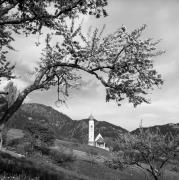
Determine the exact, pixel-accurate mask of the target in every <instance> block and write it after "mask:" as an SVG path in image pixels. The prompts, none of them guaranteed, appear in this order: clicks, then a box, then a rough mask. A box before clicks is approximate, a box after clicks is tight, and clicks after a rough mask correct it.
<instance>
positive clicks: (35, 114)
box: [7, 103, 128, 143]
mask: <svg viewBox="0 0 179 180" xmlns="http://www.w3.org/2000/svg"><path fill="white" fill-rule="evenodd" d="M88 121H89V119H88V118H86V119H82V120H72V119H71V118H70V117H68V116H67V115H65V114H63V113H61V112H59V111H57V110H55V109H53V108H52V107H50V106H46V105H42V104H36V103H28V104H23V105H22V106H21V108H20V109H19V110H18V111H17V112H16V113H15V114H14V115H13V116H12V118H11V119H10V120H9V122H8V124H7V126H8V127H9V128H17V129H25V128H26V125H27V124H28V123H29V122H31V123H39V124H43V125H46V126H48V127H49V128H50V129H53V131H54V132H55V135H56V137H57V138H59V139H66V140H73V141H78V142H80V143H87V140H88ZM94 123H95V136H96V135H97V134H98V133H101V134H102V136H103V137H104V138H109V139H113V140H114V139H116V138H118V137H119V135H120V134H124V133H128V131H127V130H126V129H124V128H122V127H120V126H116V125H113V124H111V123H108V122H105V121H97V120H96V119H94Z"/></svg>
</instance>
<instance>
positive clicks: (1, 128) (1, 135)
mask: <svg viewBox="0 0 179 180" xmlns="http://www.w3.org/2000/svg"><path fill="white" fill-rule="evenodd" d="M3 128H4V124H2V125H1V126H0V141H1V142H0V150H2V144H3Z"/></svg>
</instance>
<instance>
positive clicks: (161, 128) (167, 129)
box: [131, 123, 179, 136]
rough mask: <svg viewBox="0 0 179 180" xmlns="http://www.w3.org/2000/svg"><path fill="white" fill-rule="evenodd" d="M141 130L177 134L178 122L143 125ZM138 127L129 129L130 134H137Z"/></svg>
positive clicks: (178, 132) (178, 131) (178, 129)
mask: <svg viewBox="0 0 179 180" xmlns="http://www.w3.org/2000/svg"><path fill="white" fill-rule="evenodd" d="M142 129H143V131H144V132H145V131H150V132H151V133H161V134H163V135H173V136H176V135H178V134H179V123H177V124H173V123H169V124H164V125H155V126H151V127H143V128H142ZM139 132H140V128H137V129H135V130H133V131H131V133H132V134H139Z"/></svg>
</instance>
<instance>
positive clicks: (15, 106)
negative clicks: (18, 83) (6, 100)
mask: <svg viewBox="0 0 179 180" xmlns="http://www.w3.org/2000/svg"><path fill="white" fill-rule="evenodd" d="M36 89H39V88H38V87H37V86H35V85H31V86H29V87H28V88H26V89H25V90H24V91H22V92H21V93H19V95H18V97H17V99H16V101H15V102H14V103H13V104H12V106H10V107H9V108H8V109H7V111H6V112H5V113H4V115H3V116H2V118H1V119H0V125H2V124H5V123H6V122H7V121H8V120H9V119H10V117H12V115H13V114H14V113H15V112H16V111H17V110H18V109H19V108H20V106H21V105H22V103H23V101H24V99H25V98H26V96H27V95H28V94H29V93H31V92H32V91H34V90H36Z"/></svg>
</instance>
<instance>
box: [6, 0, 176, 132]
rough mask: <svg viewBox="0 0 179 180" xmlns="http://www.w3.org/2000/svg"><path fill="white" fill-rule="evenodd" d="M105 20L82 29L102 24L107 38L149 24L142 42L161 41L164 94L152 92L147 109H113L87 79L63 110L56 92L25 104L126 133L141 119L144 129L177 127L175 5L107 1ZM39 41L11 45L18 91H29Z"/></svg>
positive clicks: (166, 0)
mask: <svg viewBox="0 0 179 180" xmlns="http://www.w3.org/2000/svg"><path fill="white" fill-rule="evenodd" d="M108 1H109V6H108V7H107V10H108V14H109V16H108V17H106V18H100V19H95V18H94V17H88V18H85V20H84V27H85V29H87V27H89V26H90V25H92V26H93V27H102V26H103V25H104V24H106V33H110V32H112V31H115V30H116V29H117V28H119V27H120V26H121V25H122V24H124V25H125V26H126V27H127V30H128V31H131V30H133V29H134V28H137V27H139V26H141V25H142V24H147V25H148V27H147V29H146V31H145V32H144V36H145V37H153V38H154V39H162V42H161V44H160V48H161V49H163V50H166V53H165V54H164V55H162V56H160V57H158V58H157V59H155V66H156V68H157V70H158V71H159V72H160V73H161V74H162V75H163V78H164V85H163V87H162V89H159V90H154V91H152V92H151V95H150V98H151V102H152V103H151V104H150V105H148V104H142V105H140V106H138V107H137V108H134V107H133V106H132V105H131V104H128V103H127V102H124V103H123V104H122V106H120V107H118V106H117V105H116V104H115V103H113V102H110V103H106V102H105V91H104V88H103V87H102V86H101V84H100V83H99V82H98V81H96V80H95V79H94V78H92V77H89V76H87V75H85V76H84V77H85V78H84V83H83V84H84V85H83V87H82V88H81V89H80V90H75V91H74V92H73V93H72V94H71V96H70V97H69V99H68V101H67V106H68V107H66V106H62V107H60V108H57V107H55V104H54V102H55V100H56V98H57V94H56V89H54V88H53V89H51V90H50V91H48V92H41V91H40V92H34V93H32V94H31V95H30V96H28V98H27V99H26V102H36V103H42V104H45V105H50V106H52V107H54V108H55V109H57V110H59V111H61V112H63V113H65V114H67V115H68V116H70V117H71V118H72V119H75V120H78V119H83V118H87V117H88V116H89V115H90V114H91V113H92V114H93V116H94V117H95V119H97V120H100V121H108V122H110V123H113V124H115V125H119V126H121V127H123V128H126V129H128V130H133V129H135V128H137V127H138V126H139V122H140V120H141V119H143V126H151V125H156V124H166V123H177V122H178V117H179V81H178V78H179V43H178V41H179V21H178V17H179V1H178V0H108ZM35 41H37V37H29V38H27V39H26V38H25V37H22V36H20V37H17V41H16V42H15V43H14V45H15V48H16V49H17V51H16V52H15V53H14V52H13V54H10V55H9V57H10V58H11V59H12V60H13V62H14V61H15V62H16V65H17V71H18V75H19V76H21V80H16V84H17V85H18V88H19V89H23V88H24V87H25V86H27V85H28V84H29V83H30V82H31V80H30V78H29V73H30V72H31V71H32V69H33V68H34V67H35V65H36V62H37V61H38V59H39V57H40V53H41V51H40V49H41V47H36V46H35V45H34V43H35Z"/></svg>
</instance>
